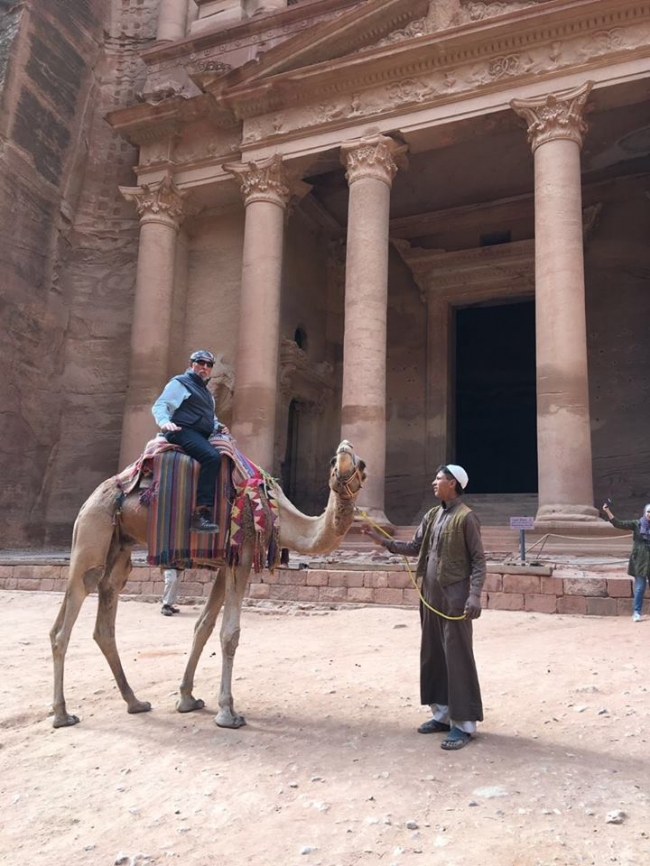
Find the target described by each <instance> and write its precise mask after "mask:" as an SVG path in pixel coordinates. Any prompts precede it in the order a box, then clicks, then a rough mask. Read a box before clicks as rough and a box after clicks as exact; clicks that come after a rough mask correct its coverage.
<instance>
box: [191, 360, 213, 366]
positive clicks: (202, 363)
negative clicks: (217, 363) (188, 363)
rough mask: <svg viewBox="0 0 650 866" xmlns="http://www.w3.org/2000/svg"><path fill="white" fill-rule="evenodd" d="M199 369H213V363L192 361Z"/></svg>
mask: <svg viewBox="0 0 650 866" xmlns="http://www.w3.org/2000/svg"><path fill="white" fill-rule="evenodd" d="M194 363H195V364H198V365H199V367H214V361H194Z"/></svg>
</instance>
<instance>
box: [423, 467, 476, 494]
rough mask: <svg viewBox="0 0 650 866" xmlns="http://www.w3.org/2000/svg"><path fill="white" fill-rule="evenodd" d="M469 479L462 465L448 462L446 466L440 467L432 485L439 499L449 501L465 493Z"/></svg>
mask: <svg viewBox="0 0 650 866" xmlns="http://www.w3.org/2000/svg"><path fill="white" fill-rule="evenodd" d="M468 481H469V477H468V475H467V472H465V470H464V469H463V467H462V466H458V465H457V464H455V463H447V465H446V466H440V467H439V469H438V471H437V473H436V477H435V478H434V480H433V483H432V485H431V486H432V487H433V493H434V495H435V496H436V497H437V498H438V499H441V500H442V501H443V502H449V500H450V499H456V498H457V497H458V496H462V495H463V490H464V488H465V487H467V482H468Z"/></svg>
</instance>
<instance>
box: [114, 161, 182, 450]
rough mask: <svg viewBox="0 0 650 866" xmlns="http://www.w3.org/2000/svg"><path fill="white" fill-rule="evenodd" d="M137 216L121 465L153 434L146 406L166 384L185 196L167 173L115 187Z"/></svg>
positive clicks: (151, 418)
mask: <svg viewBox="0 0 650 866" xmlns="http://www.w3.org/2000/svg"><path fill="white" fill-rule="evenodd" d="M120 192H121V193H122V195H123V196H124V198H125V199H127V201H132V202H135V205H136V207H137V210H138V214H139V215H140V247H139V250H138V265H137V271H136V285H135V304H134V308H133V323H132V327H131V363H130V373H129V384H128V389H127V394H126V406H125V409H124V421H123V424H122V444H121V449H120V467H124V466H126V465H127V464H129V463H131V462H132V461H133V460H135V459H136V458H137V457H138V456H139V455H140V454H141V453H142V450H143V448H144V446H145V444H146V443H147V441H148V440H149V439H151V438H152V436H154V435H155V433H156V425H155V421H154V419H153V416H152V415H151V405H152V403H153V402H154V400H155V399H156V397H157V396H158V394H159V393H160V391H161V390H162V387H163V385H164V384H165V382H166V380H167V354H168V350H169V343H170V331H171V320H172V300H173V293H174V265H175V256H176V240H177V234H178V229H179V227H180V224H181V222H182V219H183V216H184V203H183V198H184V196H185V193H184V192H181V191H180V190H179V189H178V188H177V187H176V186H175V185H174V182H173V181H172V179H171V177H170V175H166V176H165V178H164V179H163V180H162V181H159V182H158V183H154V184H143V185H142V186H140V187H124V186H121V187H120Z"/></svg>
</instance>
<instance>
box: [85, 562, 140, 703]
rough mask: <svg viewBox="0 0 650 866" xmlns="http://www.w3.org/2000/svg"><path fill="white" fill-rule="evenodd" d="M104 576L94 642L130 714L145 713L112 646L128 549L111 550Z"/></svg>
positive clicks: (127, 567)
mask: <svg viewBox="0 0 650 866" xmlns="http://www.w3.org/2000/svg"><path fill="white" fill-rule="evenodd" d="M109 559H110V560H111V561H110V562H109V566H108V567H107V569H106V575H105V576H104V579H103V580H102V581H101V583H100V585H99V605H98V608H97V621H96V623H95V632H94V634H93V637H94V639H95V640H96V641H97V644H98V646H99V648H100V649H101V651H102V652H103V653H104V656H105V657H106V661H107V662H108V664H109V665H110V668H111V670H112V671H113V676H114V677H115V682H116V683H117V687H118V688H119V690H120V692H121V693H122V697H123V698H124V700H125V701H126V703H127V705H128V712H129V713H146V712H148V711H149V710H150V709H151V704H150V703H149V702H148V701H139V700H138V699H137V698H136V696H135V695H134V694H133V690H132V689H131V686H130V685H129V684H128V682H127V679H126V675H125V673H124V669H123V668H122V662H121V661H120V656H119V653H118V651H117V644H116V643H115V616H116V614H117V602H118V599H119V596H120V592H121V590H122V589H123V587H124V584H125V583H126V581H127V579H128V576H129V573H130V571H131V547H130V545H129V546H128V547H123V548H122V547H117V545H115V547H114V548H112V549H111V552H110V554H109Z"/></svg>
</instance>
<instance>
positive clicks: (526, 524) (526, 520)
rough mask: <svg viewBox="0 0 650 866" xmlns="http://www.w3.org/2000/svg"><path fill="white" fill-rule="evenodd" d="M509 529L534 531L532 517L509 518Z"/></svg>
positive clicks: (533, 519)
mask: <svg viewBox="0 0 650 866" xmlns="http://www.w3.org/2000/svg"><path fill="white" fill-rule="evenodd" d="M510 529H535V518H534V517H511V518H510Z"/></svg>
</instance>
